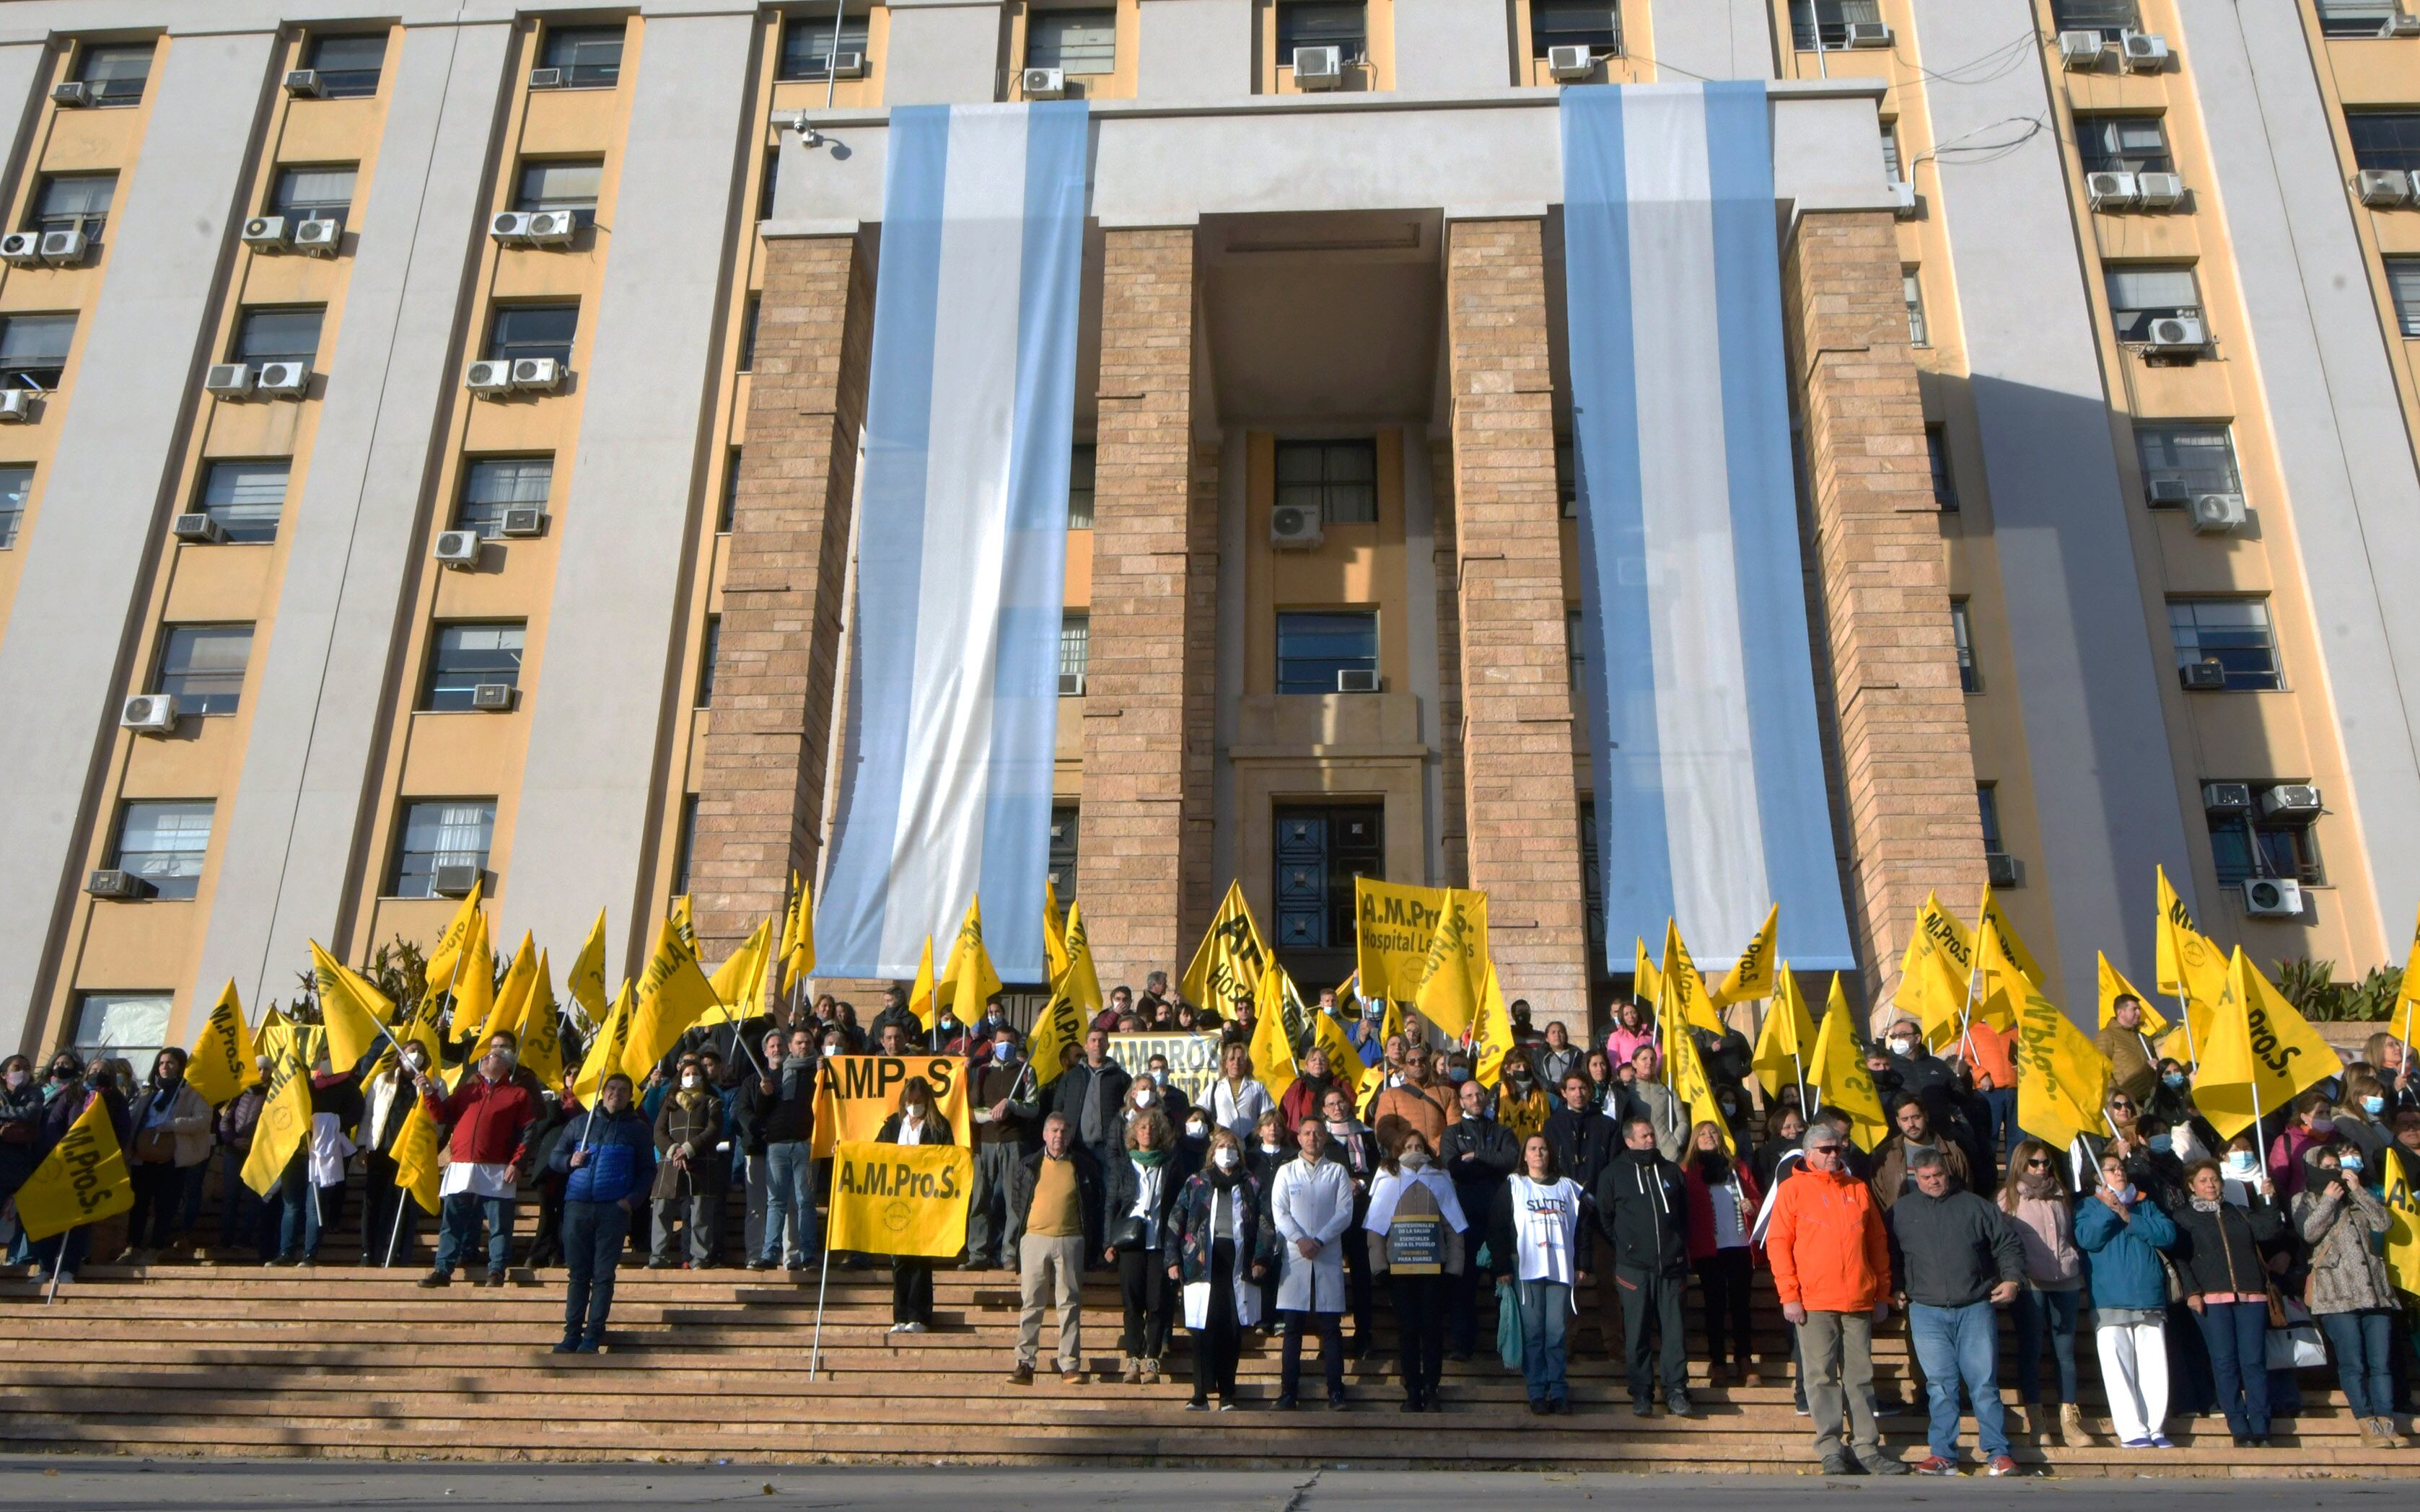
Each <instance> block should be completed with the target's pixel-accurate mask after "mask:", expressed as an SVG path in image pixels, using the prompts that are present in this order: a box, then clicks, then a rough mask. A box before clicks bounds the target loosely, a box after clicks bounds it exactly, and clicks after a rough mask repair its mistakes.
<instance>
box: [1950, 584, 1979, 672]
mask: <svg viewBox="0 0 2420 1512" xmlns="http://www.w3.org/2000/svg"><path fill="white" fill-rule="evenodd" d="M1949 635H1950V639H1952V640H1955V641H1956V642H1957V645H1958V691H1960V692H1961V693H1980V692H1981V691H1983V674H1982V673H1981V672H1979V671H1976V670H1975V627H1974V625H1973V623H1972V622H1971V621H1970V620H1969V619H1968V618H1967V614H1966V601H1965V600H1964V599H1962V598H1953V599H1951V600H1950V601H1949Z"/></svg>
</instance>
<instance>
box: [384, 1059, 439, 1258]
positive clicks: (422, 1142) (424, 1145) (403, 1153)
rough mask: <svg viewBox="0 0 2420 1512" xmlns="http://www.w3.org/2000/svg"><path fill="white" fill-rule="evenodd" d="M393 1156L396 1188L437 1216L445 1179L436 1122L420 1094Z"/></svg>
mask: <svg viewBox="0 0 2420 1512" xmlns="http://www.w3.org/2000/svg"><path fill="white" fill-rule="evenodd" d="M394 1155H395V1184H396V1185H397V1186H399V1187H401V1188H403V1189H404V1190H405V1191H407V1192H409V1193H411V1200H412V1201H414V1202H417V1203H419V1204H420V1211H423V1212H427V1213H434V1212H436V1211H437V1210H438V1196H437V1188H438V1182H439V1180H440V1178H441V1176H442V1166H440V1165H438V1162H437V1120H436V1119H432V1118H430V1117H429V1116H428V1104H427V1103H424V1102H422V1101H421V1099H420V1098H419V1096H418V1095H417V1094H415V1095H414V1096H413V1097H412V1100H411V1112H409V1113H407V1114H405V1115H404V1116H403V1127H402V1128H400V1129H397V1130H396V1132H395V1151H394ZM390 1237H391V1236H390Z"/></svg>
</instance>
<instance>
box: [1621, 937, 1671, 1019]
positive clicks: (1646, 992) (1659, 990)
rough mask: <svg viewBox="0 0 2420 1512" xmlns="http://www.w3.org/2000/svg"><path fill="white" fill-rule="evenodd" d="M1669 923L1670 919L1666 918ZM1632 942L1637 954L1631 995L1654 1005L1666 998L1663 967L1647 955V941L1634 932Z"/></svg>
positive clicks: (1633, 963) (1631, 972)
mask: <svg viewBox="0 0 2420 1512" xmlns="http://www.w3.org/2000/svg"><path fill="white" fill-rule="evenodd" d="M1666 923H1667V924H1669V923H1670V920H1666ZM1630 941H1631V944H1632V945H1634V946H1636V947H1637V958H1636V959H1634V960H1633V961H1632V962H1631V964H1630V995H1631V997H1632V999H1633V1000H1634V1001H1637V1002H1641V1003H1646V1004H1650V1005H1653V1004H1656V1003H1660V1002H1662V1001H1663V1000H1664V972H1663V969H1662V968H1661V967H1659V966H1657V965H1656V964H1655V963H1654V962H1652V961H1651V960H1649V959H1648V957H1647V942H1646V941H1645V940H1642V939H1640V938H1639V937H1638V936H1637V935H1636V934H1634V935H1632V936H1631V937H1630Z"/></svg>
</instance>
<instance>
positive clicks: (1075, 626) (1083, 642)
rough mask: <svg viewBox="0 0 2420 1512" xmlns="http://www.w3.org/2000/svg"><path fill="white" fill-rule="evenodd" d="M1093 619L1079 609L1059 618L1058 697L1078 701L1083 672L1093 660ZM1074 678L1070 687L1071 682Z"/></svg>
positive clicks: (1081, 688)
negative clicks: (1072, 698) (1076, 699)
mask: <svg viewBox="0 0 2420 1512" xmlns="http://www.w3.org/2000/svg"><path fill="white" fill-rule="evenodd" d="M1092 650H1093V617H1092V616H1091V615H1090V614H1087V613H1085V612H1083V611H1082V610H1080V609H1078V610H1073V611H1071V612H1068V613H1064V614H1062V615H1060V616H1059V696H1060V697H1061V698H1069V697H1079V696H1081V694H1082V692H1083V687H1084V668H1085V665H1086V664H1087V663H1088V662H1089V661H1090V660H1091V659H1092ZM1070 677H1072V678H1074V679H1075V681H1074V682H1073V683H1070V682H1068V681H1067V679H1068V678H1070Z"/></svg>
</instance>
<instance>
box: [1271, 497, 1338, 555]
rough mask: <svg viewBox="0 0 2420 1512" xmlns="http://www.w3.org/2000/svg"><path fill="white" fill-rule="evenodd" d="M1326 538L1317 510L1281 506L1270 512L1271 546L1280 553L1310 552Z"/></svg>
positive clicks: (1290, 505) (1295, 506)
mask: <svg viewBox="0 0 2420 1512" xmlns="http://www.w3.org/2000/svg"><path fill="white" fill-rule="evenodd" d="M1326 538H1327V533H1326V532H1325V531H1323V530H1322V529H1321V528H1320V521H1319V511H1318V510H1316V509H1306V508H1304V507H1303V506H1302V505H1300V504H1280V505H1279V506H1278V507H1277V508H1275V509H1272V510H1270V511H1269V545H1271V546H1273V547H1276V548H1278V549H1279V550H1280V551H1309V550H1311V549H1312V548H1315V547H1317V546H1318V545H1319V543H1320V542H1322V541H1324V540H1326Z"/></svg>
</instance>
